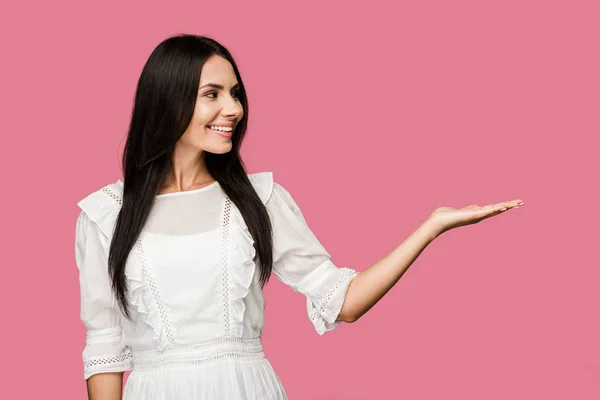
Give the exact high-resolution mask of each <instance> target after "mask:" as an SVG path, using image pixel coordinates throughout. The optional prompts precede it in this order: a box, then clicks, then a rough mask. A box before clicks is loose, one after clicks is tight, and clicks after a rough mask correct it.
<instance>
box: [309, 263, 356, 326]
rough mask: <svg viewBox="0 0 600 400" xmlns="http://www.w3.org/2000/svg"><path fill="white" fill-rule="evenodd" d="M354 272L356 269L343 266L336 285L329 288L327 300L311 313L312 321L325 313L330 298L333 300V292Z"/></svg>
mask: <svg viewBox="0 0 600 400" xmlns="http://www.w3.org/2000/svg"><path fill="white" fill-rule="evenodd" d="M353 274H354V271H353V270H352V269H349V268H342V275H341V276H340V277H339V278H338V280H337V282H335V285H333V287H332V288H331V289H329V291H328V292H327V296H325V300H324V301H323V304H322V305H321V308H319V309H318V310H315V311H314V312H313V313H312V314H311V315H310V320H311V321H313V322H314V321H316V320H317V319H318V318H319V317H320V316H321V315H322V314H324V313H325V310H326V308H327V304H328V303H329V300H331V296H333V294H334V293H335V292H336V291H337V290H338V288H339V286H340V285H341V284H342V283H343V282H344V281H345V280H346V279H348V278H349V277H350V276H352V275H353Z"/></svg>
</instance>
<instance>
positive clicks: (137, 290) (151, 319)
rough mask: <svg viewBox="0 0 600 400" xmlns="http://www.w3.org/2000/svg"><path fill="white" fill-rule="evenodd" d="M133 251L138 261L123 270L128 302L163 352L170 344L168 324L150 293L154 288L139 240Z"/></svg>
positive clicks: (154, 296) (153, 295)
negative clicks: (150, 330)
mask: <svg viewBox="0 0 600 400" xmlns="http://www.w3.org/2000/svg"><path fill="white" fill-rule="evenodd" d="M133 251H134V252H135V255H136V257H138V258H139V259H137V260H132V261H134V262H133V263H132V264H129V265H128V268H126V269H125V278H126V279H127V286H128V288H127V289H128V298H129V302H130V303H131V304H132V305H133V306H134V307H135V310H136V311H137V313H138V315H139V316H140V317H141V319H142V320H143V321H144V322H145V323H146V324H147V325H148V326H150V327H151V328H152V331H153V336H152V338H153V340H154V344H155V346H156V348H157V349H158V350H160V351H163V350H164V349H165V348H166V347H167V346H168V345H169V344H170V340H171V338H170V336H171V334H170V333H171V330H170V327H169V325H168V322H165V320H166V316H165V315H164V314H162V315H161V311H163V309H162V306H160V305H159V304H160V302H159V301H158V300H157V297H156V294H155V293H153V292H152V288H155V287H156V286H155V285H154V283H153V278H152V277H150V276H149V273H148V271H147V269H146V268H147V266H146V262H147V261H146V258H145V255H144V249H143V247H142V245H141V242H140V241H139V240H138V243H136V245H135V247H134V249H133ZM163 312H164V311H163Z"/></svg>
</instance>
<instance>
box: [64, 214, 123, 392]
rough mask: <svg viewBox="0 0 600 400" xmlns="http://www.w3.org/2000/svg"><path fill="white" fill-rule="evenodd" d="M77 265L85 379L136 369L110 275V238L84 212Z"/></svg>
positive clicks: (78, 227)
mask: <svg viewBox="0 0 600 400" xmlns="http://www.w3.org/2000/svg"><path fill="white" fill-rule="evenodd" d="M75 261H76V264H77V268H78V269H79V285H80V298H81V320H82V321H83V323H84V325H85V328H86V331H87V333H86V345H85V348H84V350H83V353H82V358H83V367H84V379H86V380H87V379H88V378H89V377H90V376H92V375H94V374H97V373H101V372H120V371H125V370H130V369H132V368H133V365H132V359H131V352H130V351H129V348H128V347H127V346H125V345H124V344H123V343H122V330H121V325H120V322H121V315H122V314H121V312H120V310H119V309H118V307H117V304H116V302H115V301H114V296H113V294H112V291H111V285H110V278H109V275H108V238H107V237H106V236H105V235H104V234H103V233H102V231H101V230H100V228H99V227H98V226H97V225H96V224H95V223H94V222H93V221H92V220H91V219H90V218H89V217H88V216H87V214H86V213H85V212H84V211H81V212H80V214H79V217H78V218H77V225H76V229H75Z"/></svg>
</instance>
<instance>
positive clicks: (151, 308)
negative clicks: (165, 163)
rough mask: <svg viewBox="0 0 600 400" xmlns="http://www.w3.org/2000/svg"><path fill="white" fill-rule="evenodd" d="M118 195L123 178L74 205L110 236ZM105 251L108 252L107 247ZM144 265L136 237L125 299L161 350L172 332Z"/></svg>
mask: <svg viewBox="0 0 600 400" xmlns="http://www.w3.org/2000/svg"><path fill="white" fill-rule="evenodd" d="M122 198H123V182H122V181H121V180H118V181H116V182H115V183H112V184H110V185H107V186H104V187H103V188H102V189H100V190H97V191H95V192H93V193H92V194H90V195H89V196H87V197H86V198H84V199H83V200H81V201H79V202H78V203H77V205H78V206H79V207H80V208H81V209H82V210H83V211H85V213H86V214H87V215H88V216H89V217H90V219H91V220H92V221H93V222H95V223H96V224H97V225H98V227H99V228H100V230H101V231H102V233H104V234H105V235H106V237H107V238H109V239H111V238H112V235H113V233H114V227H115V224H116V221H117V217H118V215H119V211H120V209H121V205H122V203H123V201H122ZM106 251H107V253H108V249H106ZM147 268H148V267H147V260H146V256H145V254H144V249H143V246H142V242H141V240H140V239H138V241H137V242H136V244H135V246H134V248H133V249H132V251H131V253H130V256H129V259H128V261H127V264H126V268H125V279H126V281H127V289H128V302H129V303H130V304H131V305H132V306H133V307H134V309H135V310H136V311H137V313H138V314H139V315H140V317H141V319H142V320H143V321H144V323H146V324H147V325H148V326H150V327H151V328H152V330H153V332H154V335H153V339H154V343H155V345H156V348H157V349H159V350H161V351H162V350H163V349H164V348H165V347H166V346H167V345H168V344H169V342H170V338H171V337H172V332H171V327H170V326H169V325H168V322H167V323H165V321H166V315H165V314H164V310H163V308H162V305H161V303H160V300H159V299H157V297H155V296H157V294H156V293H153V291H156V289H155V288H156V286H155V285H154V279H153V277H152V276H151V275H150V273H149V271H148V269H147Z"/></svg>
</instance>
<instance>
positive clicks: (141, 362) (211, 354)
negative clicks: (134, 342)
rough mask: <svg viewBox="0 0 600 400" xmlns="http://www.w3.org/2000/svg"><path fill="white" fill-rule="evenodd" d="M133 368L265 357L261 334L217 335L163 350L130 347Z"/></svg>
mask: <svg viewBox="0 0 600 400" xmlns="http://www.w3.org/2000/svg"><path fill="white" fill-rule="evenodd" d="M131 354H132V358H133V368H134V369H136V370H146V369H153V368H157V367H160V366H163V365H167V364H204V363H209V362H214V361H218V360H225V359H243V360H256V359H261V358H265V353H264V350H263V346H262V342H261V338H260V337H258V338H229V337H225V338H220V339H217V340H214V341H211V342H205V343H198V344H193V345H177V344H175V345H171V346H167V347H166V348H165V349H164V350H163V351H160V350H157V349H152V350H143V351H132V352H131Z"/></svg>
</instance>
